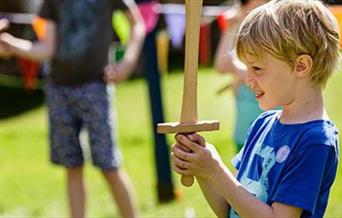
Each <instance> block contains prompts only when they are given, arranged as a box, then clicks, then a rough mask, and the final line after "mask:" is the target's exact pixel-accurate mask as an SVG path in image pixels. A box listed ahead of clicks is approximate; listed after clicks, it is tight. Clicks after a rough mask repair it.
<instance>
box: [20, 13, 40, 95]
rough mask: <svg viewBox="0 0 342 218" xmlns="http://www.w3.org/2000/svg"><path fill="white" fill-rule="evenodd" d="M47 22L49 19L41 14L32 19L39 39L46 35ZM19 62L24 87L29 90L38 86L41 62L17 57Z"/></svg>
mask: <svg viewBox="0 0 342 218" xmlns="http://www.w3.org/2000/svg"><path fill="white" fill-rule="evenodd" d="M46 24H47V21H46V20H45V19H44V18H41V17H39V16H35V17H34V18H33V20H32V28H33V30H34V32H35V34H36V35H37V38H38V39H39V40H41V39H44V38H45V37H46ZM17 62H18V65H19V69H20V72H21V74H22V80H23V83H24V88H25V89H26V90H27V91H31V90H33V89H34V88H35V87H36V86H37V77H38V74H39V69H40V64H39V63H38V62H36V61H32V60H29V59H26V58H17Z"/></svg>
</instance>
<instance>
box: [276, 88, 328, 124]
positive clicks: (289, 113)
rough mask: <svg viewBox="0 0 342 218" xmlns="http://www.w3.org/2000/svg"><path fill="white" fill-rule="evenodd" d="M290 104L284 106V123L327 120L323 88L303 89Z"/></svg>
mask: <svg viewBox="0 0 342 218" xmlns="http://www.w3.org/2000/svg"><path fill="white" fill-rule="evenodd" d="M298 93H301V94H300V95H298V96H297V97H296V99H295V100H294V101H293V102H291V103H290V104H289V105H286V106H283V111H282V114H281V116H280V122H281V123H283V124H295V123H305V122H309V121H313V120H322V119H323V120H327V119H329V117H328V114H327V112H326V110H325V108H324V103H323V94H322V90H321V88H310V89H309V90H306V91H303V90H300V91H298Z"/></svg>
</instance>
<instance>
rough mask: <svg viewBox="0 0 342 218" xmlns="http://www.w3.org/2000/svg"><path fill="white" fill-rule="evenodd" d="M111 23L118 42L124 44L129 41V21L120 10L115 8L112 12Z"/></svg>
mask: <svg viewBox="0 0 342 218" xmlns="http://www.w3.org/2000/svg"><path fill="white" fill-rule="evenodd" d="M112 25H113V29H114V31H115V33H116V35H117V36H118V38H119V40H120V43H121V44H122V45H126V44H127V43H128V41H129V36H130V34H131V29H130V24H129V22H128V20H127V18H126V16H125V14H124V13H123V12H122V11H120V10H116V11H114V12H113V16H112Z"/></svg>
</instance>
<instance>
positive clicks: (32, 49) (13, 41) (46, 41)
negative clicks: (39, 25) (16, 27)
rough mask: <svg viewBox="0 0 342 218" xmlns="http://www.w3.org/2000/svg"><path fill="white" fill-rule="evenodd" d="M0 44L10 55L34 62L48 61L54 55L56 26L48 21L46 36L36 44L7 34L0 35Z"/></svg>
mask: <svg viewBox="0 0 342 218" xmlns="http://www.w3.org/2000/svg"><path fill="white" fill-rule="evenodd" d="M0 44H1V46H2V47H3V48H4V49H5V50H6V51H7V52H8V53H9V54H10V55H14V56H19V57H24V58H28V59H32V60H36V61H45V60H49V59H51V58H52V56H53V55H54V51H55V48H56V25H55V23H54V22H52V21H50V20H48V21H47V24H46V35H45V37H44V38H43V39H40V40H39V41H37V42H31V41H29V40H26V39H21V38H17V37H15V36H13V35H11V34H9V33H2V34H1V35H0Z"/></svg>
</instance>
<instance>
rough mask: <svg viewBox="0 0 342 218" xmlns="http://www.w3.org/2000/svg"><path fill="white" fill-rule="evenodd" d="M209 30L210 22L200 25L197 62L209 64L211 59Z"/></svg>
mask: <svg viewBox="0 0 342 218" xmlns="http://www.w3.org/2000/svg"><path fill="white" fill-rule="evenodd" d="M210 33H211V30H210V23H208V24H204V25H201V29H200V42H199V43H200V44H199V62H200V63H201V64H204V65H209V64H210V61H211V60H210V59H211V34H210Z"/></svg>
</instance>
